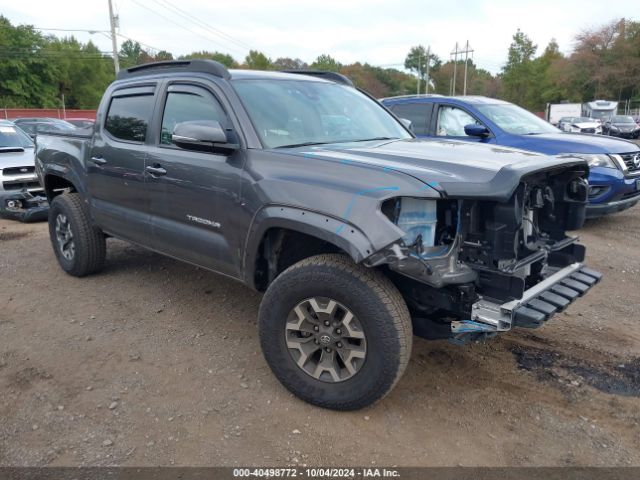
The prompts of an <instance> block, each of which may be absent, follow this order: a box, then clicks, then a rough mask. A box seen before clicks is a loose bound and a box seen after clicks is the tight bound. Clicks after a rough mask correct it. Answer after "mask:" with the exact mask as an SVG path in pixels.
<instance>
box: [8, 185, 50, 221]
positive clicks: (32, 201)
mask: <svg viewBox="0 0 640 480" xmlns="http://www.w3.org/2000/svg"><path fill="white" fill-rule="evenodd" d="M48 214H49V202H48V201H47V197H45V196H44V195H33V194H31V193H29V192H27V191H21V192H11V193H7V192H0V217H2V218H9V219H12V220H18V221H20V222H39V221H43V220H46V219H47V216H48Z"/></svg>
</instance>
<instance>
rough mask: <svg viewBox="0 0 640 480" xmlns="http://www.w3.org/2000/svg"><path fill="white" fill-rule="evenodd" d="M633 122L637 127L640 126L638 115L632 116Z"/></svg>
mask: <svg viewBox="0 0 640 480" xmlns="http://www.w3.org/2000/svg"><path fill="white" fill-rule="evenodd" d="M633 121H634V122H636V123H637V124H638V125H640V115H634V116H633Z"/></svg>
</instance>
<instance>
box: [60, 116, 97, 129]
mask: <svg viewBox="0 0 640 480" xmlns="http://www.w3.org/2000/svg"><path fill="white" fill-rule="evenodd" d="M66 121H67V122H68V123H70V124H71V125H74V126H75V127H78V128H93V125H94V124H95V122H96V121H95V120H94V119H92V118H67V120H66Z"/></svg>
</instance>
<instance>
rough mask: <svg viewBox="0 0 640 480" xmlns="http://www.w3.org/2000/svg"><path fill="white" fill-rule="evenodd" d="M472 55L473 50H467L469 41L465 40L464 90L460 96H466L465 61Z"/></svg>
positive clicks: (465, 62) (465, 63)
mask: <svg viewBox="0 0 640 480" xmlns="http://www.w3.org/2000/svg"><path fill="white" fill-rule="evenodd" d="M470 53H471V54H473V50H472V49H470V48H469V40H467V45H466V47H465V49H464V88H463V90H462V95H464V96H466V95H467V61H468V59H469V54H470Z"/></svg>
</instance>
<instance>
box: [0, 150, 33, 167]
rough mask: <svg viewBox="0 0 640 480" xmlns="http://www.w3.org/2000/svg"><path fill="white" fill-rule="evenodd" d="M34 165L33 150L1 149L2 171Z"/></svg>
mask: <svg viewBox="0 0 640 480" xmlns="http://www.w3.org/2000/svg"><path fill="white" fill-rule="evenodd" d="M34 164H35V152H34V149H33V148H20V147H0V170H2V169H4V168H12V167H33V166H34Z"/></svg>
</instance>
